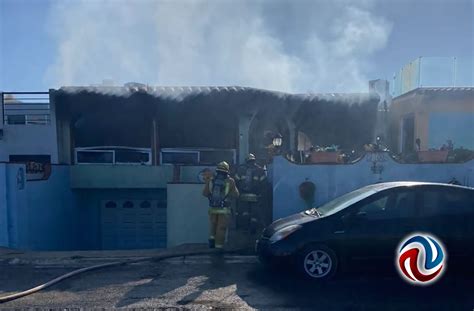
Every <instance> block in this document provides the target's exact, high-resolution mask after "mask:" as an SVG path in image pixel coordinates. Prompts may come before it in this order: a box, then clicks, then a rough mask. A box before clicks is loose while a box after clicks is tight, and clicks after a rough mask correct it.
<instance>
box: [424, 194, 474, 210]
mask: <svg viewBox="0 0 474 311" xmlns="http://www.w3.org/2000/svg"><path fill="white" fill-rule="evenodd" d="M472 192H474V191H469V190H463V189H433V190H426V191H423V196H422V199H423V214H424V215H426V216H436V215H460V214H464V213H465V214H474V198H473V197H474V195H473V194H472Z"/></svg>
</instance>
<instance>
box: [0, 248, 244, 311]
mask: <svg viewBox="0 0 474 311" xmlns="http://www.w3.org/2000/svg"><path fill="white" fill-rule="evenodd" d="M239 251H241V250H229V251H216V250H214V249H210V250H206V251H195V252H189V251H188V252H181V253H174V254H162V255H157V256H151V257H145V258H140V259H130V260H124V261H115V262H109V263H104V264H100V265H94V266H90V267H85V268H81V269H77V270H74V271H71V272H69V273H66V274H63V275H61V276H59V277H57V278H55V279H52V280H51V281H48V282H46V283H44V284H41V285H38V286H36V287H33V288H30V289H28V290H25V291H22V292H18V293H15V294H11V295H7V296H3V297H0V304H1V303H5V302H8V301H12V300H16V299H19V298H21V297H25V296H28V295H31V294H34V293H36V292H39V291H41V290H43V289H45V288H48V287H50V286H53V285H55V284H57V283H59V282H61V281H64V280H66V279H68V278H71V277H73V276H76V275H78V274H81V273H84V272H88V271H92V270H98V269H103V268H108V267H115V266H123V265H127V264H131V263H138V262H143V261H151V260H156V261H161V260H165V259H170V258H176V257H184V256H199V255H209V254H230V253H237V252H239Z"/></svg>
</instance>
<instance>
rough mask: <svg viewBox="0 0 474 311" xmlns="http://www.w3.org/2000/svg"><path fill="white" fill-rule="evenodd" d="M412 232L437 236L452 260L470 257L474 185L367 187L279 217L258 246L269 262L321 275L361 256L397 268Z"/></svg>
mask: <svg viewBox="0 0 474 311" xmlns="http://www.w3.org/2000/svg"><path fill="white" fill-rule="evenodd" d="M413 232H427V233H430V234H433V235H435V236H436V237H438V238H439V239H440V240H441V241H442V243H443V244H444V245H445V247H446V250H447V252H448V253H449V256H450V260H451V261H452V260H455V259H456V258H463V259H466V257H468V261H469V262H472V260H473V255H474V247H473V245H474V188H469V187H462V186H455V185H450V184H436V183H425V182H389V183H380V184H374V185H370V186H366V187H363V188H360V189H357V190H355V191H352V192H350V193H347V194H344V195H342V196H340V197H338V198H336V199H334V200H332V201H330V202H328V203H326V204H324V205H322V206H320V207H318V208H313V209H310V210H307V211H304V212H301V213H298V214H294V215H291V216H289V217H286V218H283V219H279V220H277V221H275V222H274V223H272V224H271V225H270V226H269V227H267V228H266V229H265V230H264V231H263V233H262V236H261V237H260V239H259V240H258V241H257V244H256V250H257V253H258V255H259V258H260V260H261V261H262V262H263V263H265V264H268V265H273V264H275V263H280V262H289V263H291V264H293V265H294V267H295V268H297V269H298V270H299V271H300V272H301V273H302V275H304V276H306V277H308V278H310V279H316V280H323V279H328V278H330V277H332V276H333V275H334V274H335V273H336V272H337V271H338V268H340V266H341V263H342V264H344V263H348V262H353V261H357V260H381V261H382V262H385V264H387V265H390V267H393V266H394V256H395V253H396V251H397V247H398V244H399V243H400V241H401V240H402V239H403V238H404V237H406V236H407V235H408V234H411V233H413Z"/></svg>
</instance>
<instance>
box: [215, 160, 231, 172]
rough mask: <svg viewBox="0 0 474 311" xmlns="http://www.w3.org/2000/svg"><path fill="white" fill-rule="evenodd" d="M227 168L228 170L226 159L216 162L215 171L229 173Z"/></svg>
mask: <svg viewBox="0 0 474 311" xmlns="http://www.w3.org/2000/svg"><path fill="white" fill-rule="evenodd" d="M229 170H230V167H229V163H227V162H226V161H222V162H220V163H219V164H217V167H216V171H220V172H224V173H229Z"/></svg>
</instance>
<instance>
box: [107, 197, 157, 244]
mask: <svg viewBox="0 0 474 311" xmlns="http://www.w3.org/2000/svg"><path fill="white" fill-rule="evenodd" d="M100 210H101V237H102V249H144V248H164V247H166V202H165V201H158V200H107V201H102V202H101V208H100Z"/></svg>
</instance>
